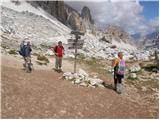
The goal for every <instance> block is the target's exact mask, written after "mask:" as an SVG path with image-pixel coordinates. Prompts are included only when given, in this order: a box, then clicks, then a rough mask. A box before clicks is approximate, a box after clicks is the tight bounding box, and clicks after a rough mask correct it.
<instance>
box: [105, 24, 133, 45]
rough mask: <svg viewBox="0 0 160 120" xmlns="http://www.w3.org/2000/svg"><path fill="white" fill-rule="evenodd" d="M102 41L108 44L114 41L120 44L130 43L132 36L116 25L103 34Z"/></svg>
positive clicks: (110, 26)
mask: <svg viewBox="0 0 160 120" xmlns="http://www.w3.org/2000/svg"><path fill="white" fill-rule="evenodd" d="M103 35H104V36H103V38H102V40H105V41H107V42H112V40H115V41H118V42H121V41H122V42H125V43H130V39H131V37H130V35H129V34H128V33H127V32H125V31H124V30H123V29H122V28H121V27H120V26H116V25H109V26H108V27H107V28H106V29H105V31H104V34H103Z"/></svg>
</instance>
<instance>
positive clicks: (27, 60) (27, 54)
mask: <svg viewBox="0 0 160 120" xmlns="http://www.w3.org/2000/svg"><path fill="white" fill-rule="evenodd" d="M31 52H32V49H31V43H30V41H28V42H27V45H26V49H25V66H26V71H27V72H28V73H30V72H31V71H32V62H31Z"/></svg>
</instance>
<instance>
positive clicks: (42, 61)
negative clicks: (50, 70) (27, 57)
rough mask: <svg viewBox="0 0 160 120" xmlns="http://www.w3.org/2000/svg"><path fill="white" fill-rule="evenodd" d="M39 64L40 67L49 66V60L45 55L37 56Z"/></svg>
mask: <svg viewBox="0 0 160 120" xmlns="http://www.w3.org/2000/svg"><path fill="white" fill-rule="evenodd" d="M37 63H38V64H40V65H47V64H48V63H49V60H48V58H47V57H46V56H44V55H38V56H37Z"/></svg>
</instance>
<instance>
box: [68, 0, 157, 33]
mask: <svg viewBox="0 0 160 120" xmlns="http://www.w3.org/2000/svg"><path fill="white" fill-rule="evenodd" d="M65 3H66V4H68V5H70V6H71V7H73V8H74V9H76V10H77V11H78V12H81V10H82V8H83V7H84V6H87V7H89V9H90V11H91V14H92V17H93V19H94V21H95V24H96V25H97V26H98V27H99V28H101V29H105V28H106V27H107V26H108V25H118V26H121V27H122V28H123V29H124V30H125V31H127V32H128V33H130V34H135V33H141V34H144V35H145V34H148V33H151V32H153V31H155V30H157V29H158V28H159V1H158V0H151V1H148V0H143V1H142V0H99V1H98V0H97V1H96V0H86V1H65Z"/></svg>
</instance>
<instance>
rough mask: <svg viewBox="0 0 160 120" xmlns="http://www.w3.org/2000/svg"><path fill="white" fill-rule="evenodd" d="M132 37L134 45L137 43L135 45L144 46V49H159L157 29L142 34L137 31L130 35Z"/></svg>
mask: <svg viewBox="0 0 160 120" xmlns="http://www.w3.org/2000/svg"><path fill="white" fill-rule="evenodd" d="M132 38H133V41H134V43H135V45H137V47H139V48H144V49H150V48H151V49H152V48H158V49H159V31H158V30H156V31H154V32H152V33H149V34H147V35H143V36H142V35H141V34H140V33H137V34H134V35H132Z"/></svg>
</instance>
